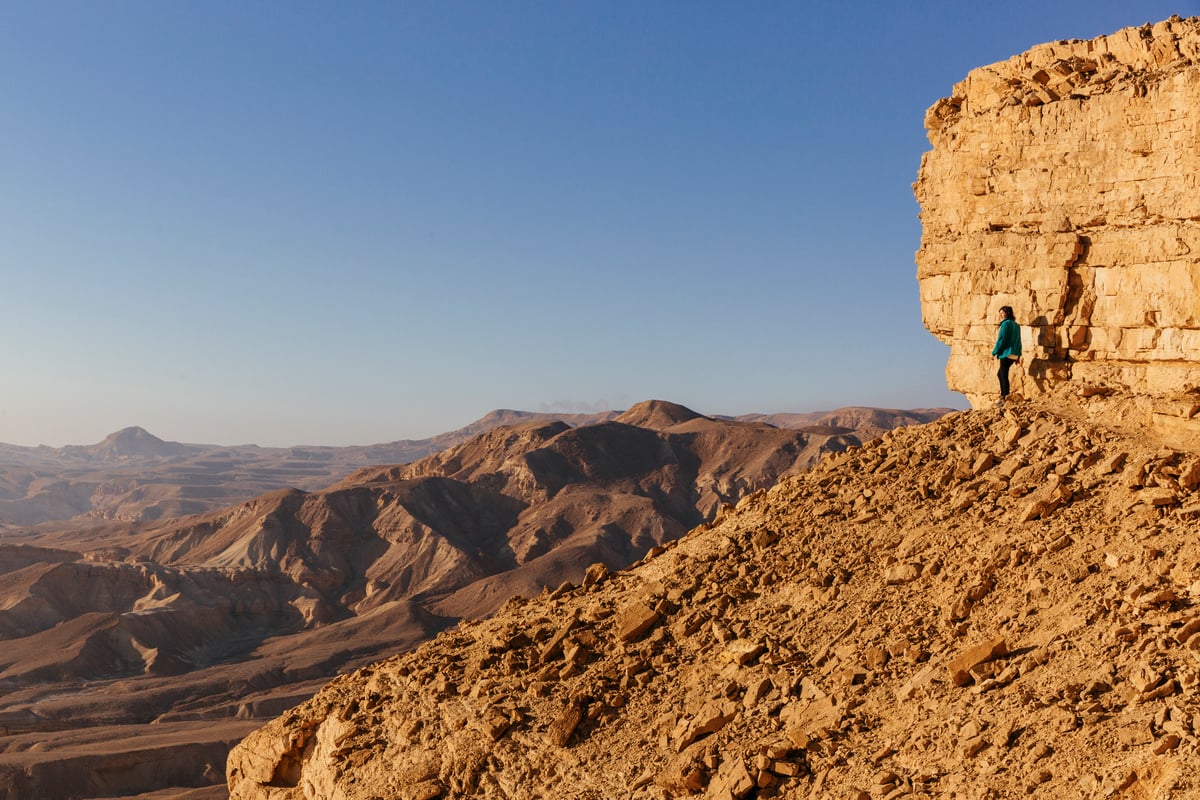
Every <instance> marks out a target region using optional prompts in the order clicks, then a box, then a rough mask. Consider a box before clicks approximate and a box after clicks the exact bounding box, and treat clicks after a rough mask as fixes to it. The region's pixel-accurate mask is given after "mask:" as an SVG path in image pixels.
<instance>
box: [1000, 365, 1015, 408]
mask: <svg viewBox="0 0 1200 800" xmlns="http://www.w3.org/2000/svg"><path fill="white" fill-rule="evenodd" d="M1012 363H1013V362H1012V359H1011V358H1002V359H1000V368H999V369H998V370H996V377H997V378H999V379H1000V399H1001V400H1003V399H1004V398H1006V397H1008V370H1009V368H1011V367H1012Z"/></svg>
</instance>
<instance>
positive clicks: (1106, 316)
mask: <svg viewBox="0 0 1200 800" xmlns="http://www.w3.org/2000/svg"><path fill="white" fill-rule="evenodd" d="M925 125H926V128H927V129H928V135H929V141H930V143H931V144H932V145H933V149H932V150H931V151H929V152H928V153H926V154H925V156H924V158H923V159H922V163H921V168H920V174H919V177H918V180H917V182H916V184H915V185H914V190H915V193H916V196H917V200H918V201H919V203H920V205H921V220H922V229H923V230H922V238H921V247H920V250H919V251H918V252H917V256H916V259H917V266H918V278H919V282H920V291H921V304H922V313H923V316H924V321H925V325H926V327H927V328H929V330H930V331H932V332H933V333H934V334H935V335H936V336H937V337H938V338H939V339H941V340H942V341H944V342H946V343H947V344H949V345H950V348H951V352H950V358H949V362H948V364H947V368H946V377H947V381H948V384H949V386H950V388H951V389H953V390H955V391H960V392H963V393H964V394H965V395H966V396H967V397H968V398H969V399H970V401H971V403H972V404H973V405H975V406H979V405H980V404H981V403H983V402H985V401H986V400H988V399H989V398H990V399H992V400H994V399H995V396H996V394H995V392H996V378H995V376H994V372H995V362H994V361H993V360H992V359H990V355H989V353H990V349H991V346H992V344H993V343H994V341H995V336H996V311H997V310H998V309H999V307H1000V306H1002V305H1011V306H1012V307H1013V308H1014V310H1015V312H1016V316H1017V319H1018V321H1019V322H1020V323H1021V324H1022V325H1023V326H1025V345H1026V359H1025V370H1024V371H1020V372H1019V375H1018V376H1017V380H1018V382H1019V391H1021V392H1022V393H1023V394H1025V395H1026V396H1042V397H1044V398H1049V397H1059V398H1071V400H1072V401H1074V400H1076V399H1078V398H1086V402H1087V404H1095V405H1097V406H1098V407H1102V406H1105V405H1106V404H1107V405H1109V406H1111V405H1112V404H1113V402H1114V400H1117V401H1120V402H1121V403H1123V404H1124V406H1125V407H1126V408H1135V407H1136V408H1137V409H1139V410H1140V419H1142V420H1146V421H1151V422H1154V423H1155V424H1158V425H1167V426H1171V425H1172V423H1173V422H1174V423H1177V422H1178V421H1179V420H1187V419H1190V418H1191V417H1192V416H1194V415H1195V414H1196V413H1197V411H1198V410H1200V394H1197V389H1196V387H1197V386H1200V359H1198V358H1197V356H1198V355H1200V291H1198V289H1200V191H1197V189H1198V188H1200V186H1198V184H1200V139H1198V138H1197V135H1196V131H1197V128H1198V127H1200V18H1193V19H1186V20H1183V19H1179V18H1178V17H1173V18H1171V19H1170V20H1167V21H1165V22H1160V23H1158V24H1155V25H1152V26H1150V25H1147V26H1145V27H1141V28H1129V29H1126V30H1122V31H1119V32H1117V33H1115V34H1112V35H1110V36H1104V37H1100V38H1098V39H1095V40H1092V41H1061V42H1054V43H1050V44H1043V45H1039V46H1037V47H1034V48H1032V49H1030V50H1029V51H1028V52H1026V53H1023V54H1021V55H1018V56H1014V57H1013V58H1010V59H1008V60H1007V61H1003V62H1000V63H997V64H992V65H990V66H986V67H980V68H978V69H975V70H972V71H971V72H970V73H969V74H968V75H967V77H966V79H965V80H963V81H962V82H961V83H959V84H957V85H955V87H954V89H953V93H952V94H951V96H950V97H947V98H944V99H942V100H939V101H938V102H937V103H935V104H934V105H933V107H931V108H930V109H929V111H928V112H927V114H926V117H925ZM1105 397H1108V398H1109V399H1108V400H1104V399H1103V398H1105Z"/></svg>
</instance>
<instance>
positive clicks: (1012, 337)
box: [992, 319, 1021, 358]
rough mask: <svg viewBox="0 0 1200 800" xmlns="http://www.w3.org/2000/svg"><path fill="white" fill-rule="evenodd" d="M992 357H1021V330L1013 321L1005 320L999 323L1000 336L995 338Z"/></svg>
mask: <svg viewBox="0 0 1200 800" xmlns="http://www.w3.org/2000/svg"><path fill="white" fill-rule="evenodd" d="M992 355H994V356H995V357H996V358H1008V357H1009V356H1019V355H1021V328H1020V326H1019V325H1017V323H1016V322H1015V321H1013V320H1011V319H1006V320H1004V322H1001V323H1000V334H999V335H998V336H997V337H996V346H995V347H993V348H992Z"/></svg>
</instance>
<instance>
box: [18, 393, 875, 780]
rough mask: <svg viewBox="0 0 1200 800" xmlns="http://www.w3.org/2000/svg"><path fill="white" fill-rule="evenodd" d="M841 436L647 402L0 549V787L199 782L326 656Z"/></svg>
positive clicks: (384, 637) (660, 534)
mask: <svg viewBox="0 0 1200 800" xmlns="http://www.w3.org/2000/svg"><path fill="white" fill-rule="evenodd" d="M858 442H859V439H858V438H857V437H855V436H854V435H853V434H852V433H845V432H843V430H842V429H836V430H834V429H832V428H831V427H829V426H826V427H825V428H821V430H820V431H819V432H805V431H802V430H786V429H780V428H775V427H772V426H769V425H765V424H762V423H743V422H735V421H728V420H718V419H712V418H708V417H704V416H702V415H700V414H697V413H695V412H693V411H690V410H688V409H686V408H683V407H682V406H678V405H674V404H670V403H663V402H647V403H643V404H639V405H637V406H634V407H633V408H631V409H629V411H627V412H625V413H624V414H622V415H620V416H619V417H617V418H616V419H614V420H611V421H607V422H602V423H599V424H595V425H583V426H579V427H575V428H572V427H570V426H568V425H567V424H565V423H563V422H561V421H559V422H528V423H526V424H521V425H515V426H507V427H501V428H495V429H491V430H488V431H487V432H485V433H483V434H480V435H479V436H476V437H475V438H473V439H471V440H469V441H467V442H465V443H463V444H460V445H458V446H455V447H451V448H450V449H448V450H445V451H444V452H441V453H439V454H436V455H434V456H430V457H428V458H426V459H424V460H421V461H418V462H414V463H412V464H408V465H401V466H393V467H373V468H369V469H365V470H362V471H360V472H358V473H355V474H353V475H351V476H349V477H347V478H346V479H345V480H343V481H342V482H340V483H338V484H335V485H333V486H331V487H328V488H327V489H325V490H322V491H319V492H302V491H299V490H295V489H292V490H280V491H276V492H272V493H269V494H266V495H262V496H260V497H256V498H254V499H251V500H248V501H246V502H243V503H240V504H237V505H235V506H231V507H229V508H226V509H223V510H220V511H216V512H211V513H208V514H203V515H197V516H193V517H188V518H184V519H180V520H170V521H166V522H155V523H150V522H145V523H141V524H136V525H134V524H126V525H108V526H99V527H92V528H88V529H85V530H78V529H73V528H72V529H66V530H63V531H42V532H39V533H37V534H36V535H34V534H30V535H29V536H28V537H27V540H28V542H29V543H28V544H24V545H0V640H2V641H3V644H2V645H0V800H9V798H12V797H25V798H28V797H37V798H39V800H53V798H59V797H74V796H79V795H80V794H81V793H86V794H87V796H114V795H119V794H122V793H134V792H144V791H148V790H150V789H160V788H163V787H167V786H172V785H179V786H201V785H204V784H210V785H211V784H212V783H213V782H214V781H220V780H221V779H222V775H223V761H222V759H223V755H224V753H225V752H227V751H228V749H229V748H230V747H231V746H232V744H233V743H234V742H235V741H237V740H238V739H240V738H241V737H242V736H244V735H245V734H246V733H248V732H249V731H250V730H251V729H253V728H254V727H256V726H258V725H261V724H262V722H263V721H264V720H266V719H269V718H270V717H272V716H274V715H276V714H278V713H280V712H281V711H282V710H283V709H285V708H287V707H288V706H290V705H292V704H294V703H296V702H298V701H299V700H301V699H303V698H305V697H307V696H309V695H311V694H312V693H313V692H314V691H315V690H316V689H317V688H318V687H319V686H320V685H321V684H322V683H324V682H325V681H327V680H328V679H329V678H330V677H332V676H333V675H335V674H337V673H338V672H339V671H341V670H344V669H348V668H352V667H356V666H360V665H362V664H364V663H368V662H370V661H373V660H377V659H379V658H382V657H385V656H387V655H390V654H392V653H394V652H396V651H397V650H398V649H400V650H403V649H407V648H409V647H412V646H414V645H415V644H416V643H418V642H420V641H422V640H424V639H427V638H429V637H430V636H432V635H433V634H435V633H436V632H437V631H439V630H441V629H443V628H445V627H446V626H447V625H449V624H451V623H453V622H454V621H455V620H456V619H458V618H460V617H464V616H465V617H478V616H482V615H486V614H488V613H490V612H491V611H492V610H494V609H495V608H497V607H498V606H499V605H501V604H503V603H504V602H505V601H506V600H508V599H509V598H510V597H512V596H513V595H520V594H524V595H536V594H537V593H538V592H540V591H541V590H542V589H543V587H546V586H550V587H555V586H559V585H561V584H563V583H564V582H567V581H571V582H579V581H581V580H582V579H583V577H584V569H585V568H586V567H587V566H588V565H589V564H592V563H595V562H600V563H603V564H605V565H607V568H609V569H613V570H616V569H619V568H622V567H624V566H627V565H628V564H629V563H631V562H633V561H636V560H637V559H639V558H641V557H642V556H643V555H644V554H645V553H646V552H647V551H648V550H650V549H651V548H653V547H658V546H661V545H663V544H664V543H666V542H668V541H671V540H673V539H676V538H678V537H680V536H682V535H683V534H684V533H685V532H686V531H688V530H689V529H691V528H693V527H695V526H696V525H698V524H700V523H702V522H703V521H704V520H706V519H709V518H711V517H712V516H713V515H714V514H715V513H716V511H717V509H718V508H719V507H720V506H722V505H724V504H728V503H732V502H736V501H737V500H738V499H740V498H741V497H742V496H744V495H745V494H748V493H750V492H753V491H756V490H758V489H760V488H762V487H765V486H769V485H772V484H773V483H774V482H776V481H777V480H778V479H779V478H780V477H782V476H784V475H787V474H794V473H796V472H799V471H801V470H803V469H804V468H806V467H807V466H808V465H810V464H811V463H813V462H814V461H815V460H816V459H817V458H819V457H820V456H821V455H822V454H824V453H828V452H837V451H841V450H843V449H845V448H846V447H848V446H852V445H855V444H857V443H858ZM35 545H36V546H35ZM154 731H157V732H159V733H161V734H163V735H164V736H166V734H167V733H168V731H169V732H170V741H171V745H170V747H167V746H166V745H165V744H161V743H160V742H158V740H156V739H155V738H154V736H153V732H154ZM164 748H166V749H164ZM214 754H217V755H214ZM214 792H216V790H214ZM223 794H224V789H223V787H222V788H221V789H220V791H219V792H218V793H216V794H215V795H214V796H221V795H223Z"/></svg>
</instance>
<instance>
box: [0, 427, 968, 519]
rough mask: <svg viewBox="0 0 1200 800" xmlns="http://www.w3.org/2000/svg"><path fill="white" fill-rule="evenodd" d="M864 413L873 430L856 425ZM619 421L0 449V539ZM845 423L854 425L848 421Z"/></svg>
mask: <svg viewBox="0 0 1200 800" xmlns="http://www.w3.org/2000/svg"><path fill="white" fill-rule="evenodd" d="M950 410H951V409H948V408H941V409H918V410H916V411H902V410H898V409H856V408H851V409H838V410H836V411H829V412H826V411H822V412H815V413H811V414H749V415H745V416H742V417H734V418H726V417H722V418H721V419H736V420H741V421H748V422H766V423H768V424H772V425H775V426H776V427H780V428H804V427H805V426H808V425H817V426H818V427H820V426H821V425H822V424H825V423H822V422H820V420H822V419H826V418H839V419H841V420H842V421H843V423H845V424H842V425H840V426H839V427H843V428H845V430H841V431H837V432H840V433H852V434H853V435H855V436H856V437H858V438H859V439H869V438H873V437H875V436H878V435H880V434H881V433H883V431H885V430H891V429H892V428H894V427H897V426H899V425H912V424H917V423H919V422H928V421H930V420H932V419H936V418H937V417H938V416H940V415H941V414H945V413H946V412H948V411H950ZM864 412H865V413H866V414H868V415H870V416H872V417H874V418H875V422H873V423H869V422H867V421H866V420H865V419H863V420H862V421H861V424H859V423H858V422H856V421H855V420H857V419H858V417H859V415H861V414H863V413H864ZM620 413H621V412H618V411H603V412H596V413H593V414H559V413H553V412H533V411H514V410H511V409H498V410H496V411H491V412H489V413H487V414H486V415H484V416H483V417H481V418H480V419H478V420H476V421H475V422H472V423H471V424H469V425H466V426H464V427H462V428H459V429H457V430H453V431H449V432H447V433H443V434H439V435H437V436H434V437H432V438H429V439H404V440H400V441H395V442H390V443H386V444H373V445H366V446H361V447H316V446H296V447H286V448H268V447H258V446H256V445H238V446H223V445H201V444H181V443H179V442H167V441H163V440H162V439H159V438H158V437H156V436H154V435H153V434H150V433H148V432H147V431H145V430H143V429H142V428H137V427H133V428H125V429H124V430H120V431H117V432H116V433H114V434H112V435H110V436H108V437H107V438H106V439H105V440H104V441H102V442H99V443H97V444H94V445H69V446H67V447H61V448H51V447H18V446H16V445H8V444H0V539H3V540H8V541H15V540H17V539H20V538H22V537H24V536H25V535H26V533H27V530H26V529H28V528H31V527H36V528H39V529H41V530H46V529H62V528H63V527H64V524H63V523H65V522H70V523H71V525H72V527H76V528H86V527H91V526H93V525H96V524H98V523H103V522H105V521H113V522H117V523H121V524H124V523H130V522H145V521H153V520H166V519H171V518H174V517H181V516H186V515H189V514H201V513H204V512H206V511H216V510H218V509H220V508H223V507H224V506H228V505H231V504H234V503H238V502H241V501H243V500H247V499H249V498H251V497H255V496H257V495H260V494H264V493H266V492H270V491H273V490H276V489H283V488H296V489H301V490H305V491H315V490H317V489H321V488H323V487H325V486H328V485H329V484H331V483H333V482H334V481H337V480H340V479H341V478H343V477H344V476H345V475H346V474H348V473H350V472H351V471H353V470H356V469H360V468H363V467H367V466H372V465H377V464H404V463H408V462H411V461H416V460H417V459H420V458H424V457H425V456H428V455H430V454H432V453H436V452H439V451H441V450H445V449H446V448H448V447H453V446H454V445H456V444H461V443H463V442H465V441H467V440H468V439H471V438H473V437H474V436H477V435H479V434H481V433H484V432H486V431H489V430H491V429H492V428H496V427H501V426H510V425H520V424H525V423H530V422H552V421H559V422H564V423H566V424H567V425H570V426H578V425H590V424H593V423H596V422H604V421H607V420H611V419H614V418H615V417H617V416H618V415H619V414H620ZM847 415H850V416H851V417H852V419H850V420H847ZM812 432H815V433H823V432H824V433H828V432H829V431H822V430H815V431H812Z"/></svg>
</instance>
